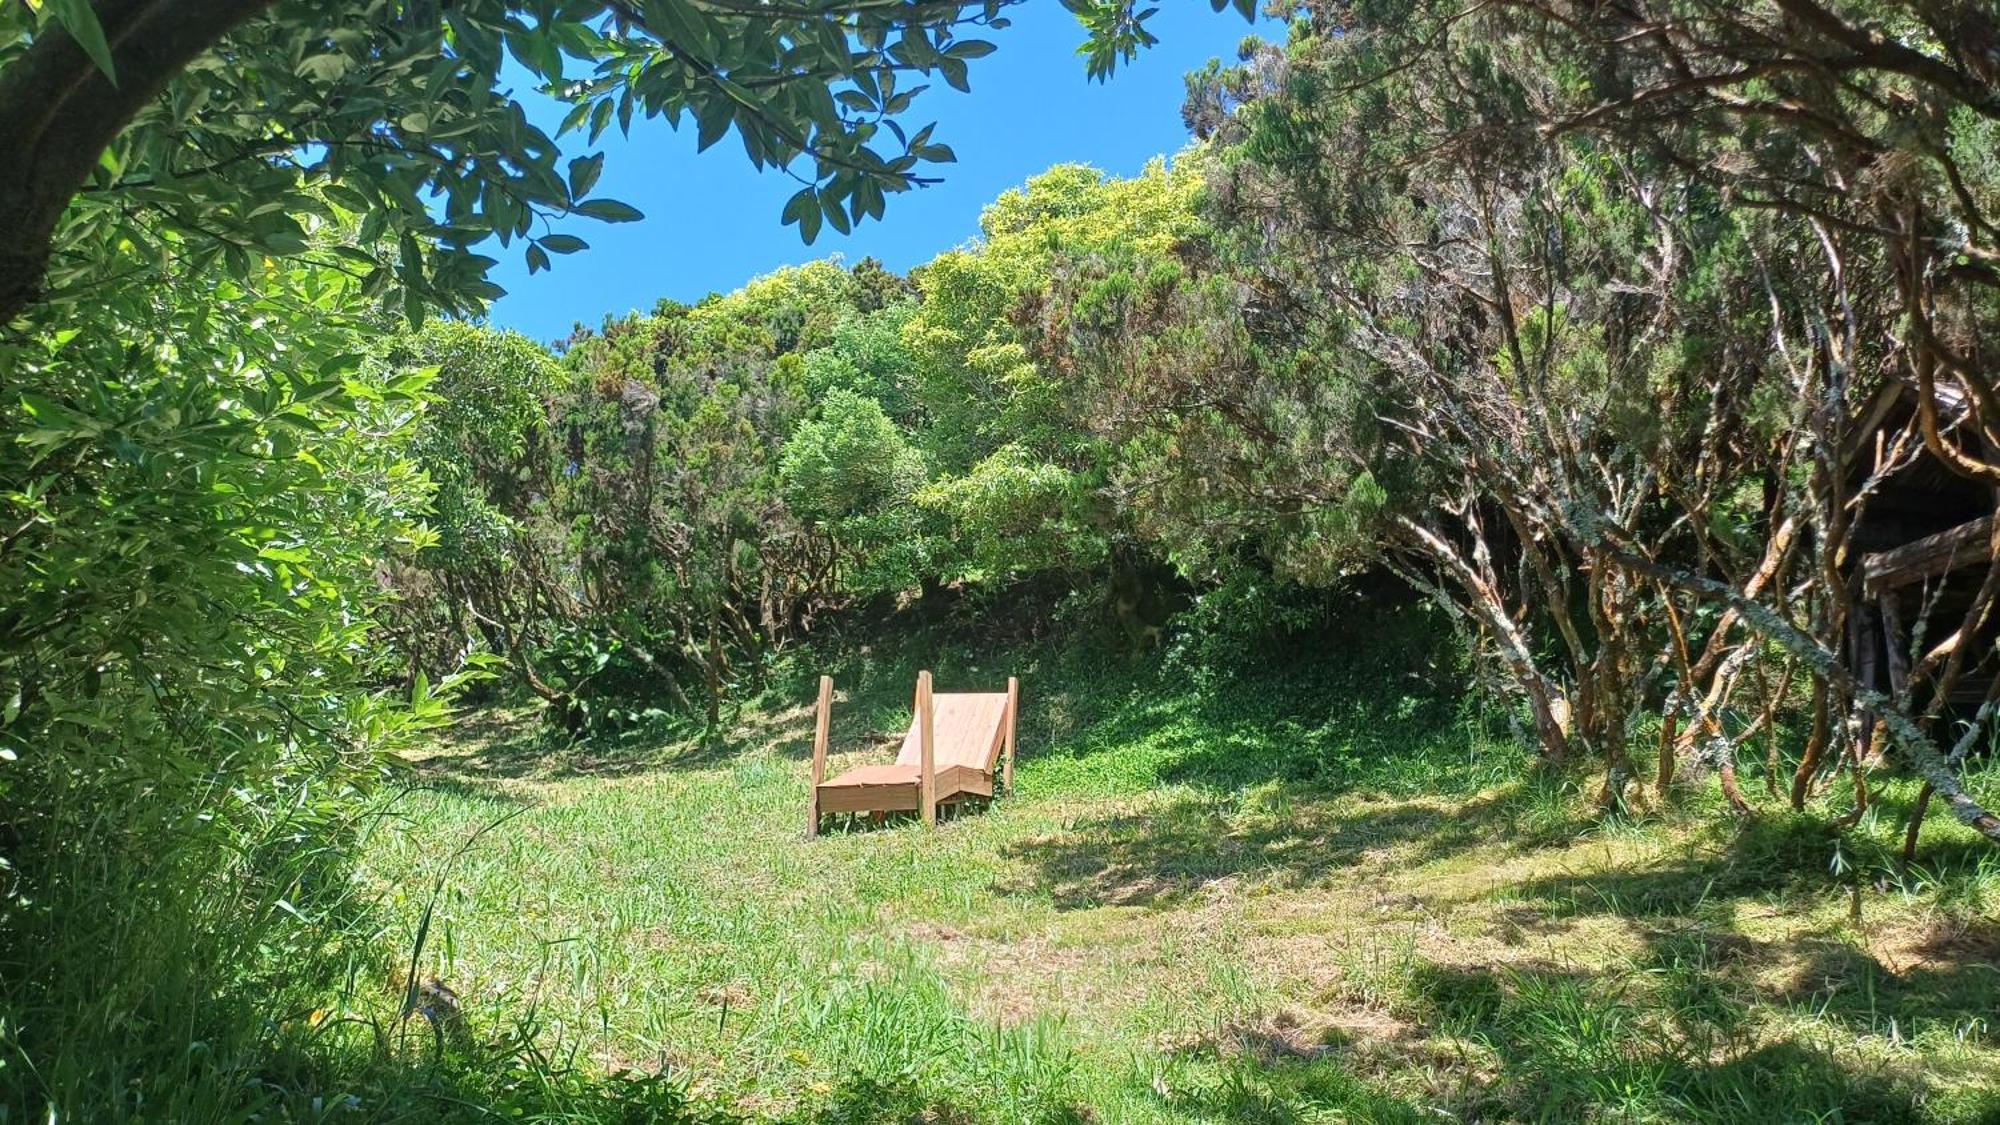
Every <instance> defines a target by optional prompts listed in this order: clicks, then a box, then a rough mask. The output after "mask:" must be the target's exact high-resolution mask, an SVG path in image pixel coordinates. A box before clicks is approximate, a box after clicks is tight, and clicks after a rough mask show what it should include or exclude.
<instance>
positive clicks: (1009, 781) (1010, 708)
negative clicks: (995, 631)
mask: <svg viewBox="0 0 2000 1125" xmlns="http://www.w3.org/2000/svg"><path fill="white" fill-rule="evenodd" d="M1020 715H1021V681H1020V680H1017V679H1015V678H1014V677H1012V676H1009V677H1007V757H1006V758H1005V759H1003V760H1002V764H1001V766H1000V788H1001V790H1002V791H1003V792H1005V793H1006V794H1007V795H1008V796H1009V797H1011V796H1013V795H1014V721H1015V720H1016V719H1018V718H1020Z"/></svg>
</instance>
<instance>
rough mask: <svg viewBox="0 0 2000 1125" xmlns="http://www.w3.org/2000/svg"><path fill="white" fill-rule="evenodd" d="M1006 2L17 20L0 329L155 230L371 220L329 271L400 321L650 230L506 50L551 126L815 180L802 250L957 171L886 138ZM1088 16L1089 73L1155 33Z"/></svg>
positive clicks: (7, 38) (6, 74)
mask: <svg viewBox="0 0 2000 1125" xmlns="http://www.w3.org/2000/svg"><path fill="white" fill-rule="evenodd" d="M1014 2H1016V0H919V2H917V3H912V4H896V5H889V6H885V5H881V4H878V3H870V2H867V0H806V2H804V3H800V4H795V5H789V6H777V7H773V6H767V5H761V4H743V3H737V2H735V0H648V2H644V3H628V2H625V0H461V2H458V3H451V4H440V3H435V2H433V0H391V2H385V3H371V4H360V3H344V4H336V5H331V6H329V5H322V4H305V3H297V2H284V3H275V2H273V0H228V2H224V3H210V2H208V0H169V2H166V3H159V2H152V0H147V2H140V0H97V2H95V3H92V2H90V0H53V2H50V3H47V4H43V5H8V6H6V7H5V8H4V9H0V149H4V150H5V151H7V152H9V153H12V154H15V158H14V159H11V160H10V161H9V162H8V164H7V167H6V168H5V169H4V170H0V323H6V322H8V321H11V320H13V319H14V318H15V317H16V316H17V315H19V314H20V313H22V312H23V311H25V310H27V309H28V308H29V307H30V306H31V305H33V304H34V303H35V302H36V301H38V300H40V299H42V298H43V297H44V296H49V297H55V298H61V297H63V296H64V295H65V294H66V293H70V292H72V291H73V290H74V289H75V288H76V287H77V286H79V285H82V284H86V283H87V282H88V278H89V276H90V275H91V273H92V272H93V271H92V267H95V266H102V265H105V264H107V263H108V262H110V261H115V260H117V259H119V258H120V257H121V255H120V254H118V253H117V250H118V248H119V247H121V246H123V245H125V244H127V243H132V242H134V241H135V239H136V238H138V237H140V236H143V237H144V241H143V242H140V243H139V254H138V256H139V257H140V258H144V257H146V256H148V255H152V254H156V253H157V252H158V250H159V249H160V247H158V246H157V244H156V241H155V240H158V239H161V238H166V240H167V242H168V244H169V245H170V246H172V247H173V248H174V249H176V250H178V251H179V252H180V253H181V254H185V255H190V256H193V257H194V258H196V259H206V258H210V257H219V258H220V259H222V260H223V261H225V262H226V263H227V264H228V265H229V266H230V267H231V270H232V272H233V273H234V274H236V275H237V276H243V275H244V274H245V273H246V272H247V271H248V269H249V267H250V266H251V264H252V263H253V260H254V259H255V258H256V257H259V256H270V255H288V254H297V253H300V252H302V251H303V250H304V249H305V246H304V242H305V231H304V230H302V228H301V223H300V218H301V217H302V216H304V215H308V214H325V213H327V212H328V211H329V210H330V209H331V210H336V211H339V212H342V213H345V214H348V215H352V216H355V217H356V218H358V219H359V221H360V223H361V230H360V239H359V242H358V245H357V246H353V247H344V248H328V250H327V252H326V253H325V254H323V255H320V256H319V260H322V261H323V262H324V263H325V264H327V265H329V266H337V267H339V268H345V269H349V270H354V271H357V272H358V275H359V276H363V277H365V278H366V279H367V287H368V290H369V292H370V293H371V294H381V295H387V294H390V293H391V291H393V294H394V295H395V296H396V297H397V298H399V299H400V300H401V301H402V302H403V303H404V304H405V306H406V307H407V308H408V310H409V311H411V312H412V313H414V312H415V311H416V310H417V309H419V308H421V307H423V306H425V305H433V306H437V307H441V308H444V309H447V310H472V309H477V308H478V307H479V306H480V304H481V303H482V302H483V301H484V300H486V299H488V298H490V297H492V296H493V295H494V294H495V293H496V292H497V290H495V289H494V287H493V286H492V285H491V283H490V282H487V281H486V280H485V279H484V274H485V271H486V268H487V267H488V266H489V265H491V264H492V263H491V261H490V260H489V259H487V258H486V257H484V256H483V255H481V254H478V253H476V252H475V250H474V248H475V247H478V246H480V245H482V244H484V243H486V242H487V241H488V240H497V241H498V242H499V244H500V245H501V246H502V247H506V246H509V245H510V244H512V243H513V242H514V241H515V240H517V239H518V240H520V241H521V242H522V243H523V244H524V245H523V253H524V254H525V255H526V257H527V261H528V264H529V266H530V268H531V269H539V268H545V267H547V266H548V265H549V262H550V255H551V254H563V253H569V252H572V251H575V250H578V249H581V248H582V242H581V240H580V239H577V238H575V237H574V236H571V235H561V234H546V233H539V232H538V230H539V227H540V224H542V223H543V222H544V221H545V220H547V219H549V218H551V217H554V216H558V215H563V214H569V213H578V214H583V215H586V216H589V217H592V218H597V219H602V220H605V221H609V222H621V221H626V220H630V219H635V218H638V217H639V216H638V212H636V211H635V210H633V209H632V208H631V207H629V206H627V205H625V204H622V203H619V202H616V201H614V200H608V199H595V198H592V197H591V195H590V192H591V189H592V188H593V187H594V186H595V183H596V181H597V177H598V174H599V172H600V171H601V169H602V163H603V157H602V154H584V155H577V156H575V157H574V158H572V159H570V160H569V161H568V163H567V165H566V166H564V165H561V164H560V163H559V161H560V160H561V157H562V153H561V151H560V150H559V148H558V146H557V145H556V143H555V142H554V141H553V140H552V139H551V138H549V137H548V136H546V135H545V134H544V133H542V132H541V131H540V130H538V129H536V128H534V127H533V126H532V125H530V124H529V123H528V122H527V119H526V116H525V115H524V113H523V112H522V109H521V106H520V105H519V103H518V102H516V101H515V100H514V98H513V97H512V96H511V95H510V93H509V92H508V89H507V83H506V82H505V81H504V80H503V74H502V67H503V64H504V61H505V60H506V59H507V58H508V57H511V58H513V59H514V60H515V61H516V62H517V63H518V64H519V65H521V66H523V67H525V68H526V69H527V70H528V72H529V73H530V74H532V75H533V76H534V77H535V78H536V79H537V80H539V81H540V82H541V83H543V85H544V87H545V88H546V89H547V90H548V91H550V92H551V93H553V94H555V95H557V96H558V97H561V98H563V99H565V100H567V101H568V102H570V103H571V104H572V105H573V106H574V109H573V110H572V111H571V113H570V114H569V116H568V118H567V119H566V120H565V122H564V128H563V132H568V131H570V130H572V129H578V130H583V131H584V132H585V133H586V135H587V137H588V139H589V140H590V141H595V140H596V139H597V138H598V137H599V136H601V135H602V134H603V132H604V131H605V130H606V129H607V128H609V127H610V125H611V124H612V123H613V122H614V121H616V123H617V124H618V125H619V127H620V128H621V129H625V128H629V127H630V124H631V121H632V118H633V117H634V115H635V114H636V115H639V116H643V117H648V118H650V117H655V116H663V117H665V118H667V120H668V121H669V123H671V124H673V125H674V126H675V127H679V125H680V124H681V123H682V121H684V120H686V121H689V122H691V123H692V124H693V126H694V129H695V132H696V135H697V138H696V139H697V144H698V146H699V147H700V148H702V149H707V148H708V147H710V146H711V145H714V144H716V143H717V142H718V141H720V140H721V139H722V138H723V137H724V136H726V135H728V134H730V133H732V132H733V133H734V134H735V135H736V136H737V138H738V139H739V140H740V141H741V143H742V144H743V146H744V150H745V153H746V155H747V156H748V157H749V159H750V161H751V162H752V163H753V164H755V165H756V166H758V167H759V168H763V167H776V168H782V169H784V170H785V171H786V172H788V173H789V174H791V175H793V176H794V177H795V178H797V179H799V180H800V181H801V183H802V187H801V188H800V190H799V192H798V193H797V194H796V195H795V196H793V198H792V199H791V201H790V202H789V203H788V204H787V205H786V207H785V211H784V218H785V221H786V222H787V223H791V224H796V225H797V226H798V227H799V229H800V232H801V234H802V235H803V236H804V237H805V238H806V240H807V241H811V240H812V239H813V237H815V236H816V234H817V232H818V231H819V230H820V228H821V226H822V224H824V225H829V226H832V227H834V228H835V229H837V230H842V231H845V230H847V229H848V228H849V227H850V226H851V225H852V224H853V223H856V222H860V221H862V220H863V219H864V218H868V217H876V218H879V217H880V216H881V215H882V213H883V208H884V206H885V202H886V197H887V196H888V195H891V194H895V193H897V192H901V191H906V190H909V189H911V188H913V187H918V186H921V185H923V184H925V183H928V182H931V178H930V176H929V175H928V174H927V173H926V172H925V168H926V167H927V166H931V165H936V164H941V163H948V162H950V161H952V160H953V159H954V158H955V157H954V154H953V152H952V150H951V149H950V147H949V146H947V145H945V144H943V143H941V142H939V141H937V140H935V139H933V131H932V129H931V128H930V127H928V126H926V127H924V128H920V129H916V130H914V131H910V130H905V129H904V128H903V127H902V125H901V124H899V118H901V117H903V116H904V115H905V114H907V113H908V112H909V110H910V108H911V106H912V105H913V103H914V99H915V98H916V96H917V95H918V94H919V93H921V91H922V90H923V89H924V86H923V85H922V84H912V79H913V78H926V77H932V76H935V77H938V78H942V79H943V80H944V81H945V82H947V83H948V84H950V85H952V86H954V87H957V88H959V89H965V88H967V82H968V78H967V75H968V69H969V68H968V64H969V63H970V62H971V61H972V60H975V59H978V58H980V57H983V56H984V55H986V54H988V53H990V52H991V51H992V50H993V45H992V44H991V43H990V42H987V41H985V40H981V39H975V38H968V37H966V36H965V34H964V33H965V32H967V31H969V30H975V29H979V28H998V27H1004V26H1006V22H1007V21H1006V18H1005V16H1004V14H1003V13H1004V11H1005V9H1006V8H1007V7H1009V6H1010V5H1011V4H1012V3H1014ZM1212 2H1213V3H1214V5H1215V6H1216V8H1217V10H1220V9H1221V8H1222V7H1223V6H1225V5H1226V4H1227V3H1228V0H1212ZM1237 6H1238V8H1239V9H1241V10H1242V11H1243V12H1244V14H1245V15H1246V16H1247V15H1248V14H1249V11H1250V9H1249V5H1248V4H1247V2H1244V0H1237ZM1078 7H1079V9H1080V10H1081V11H1082V12H1083V13H1084V14H1085V15H1086V16H1087V17H1088V18H1087V19H1086V24H1087V25H1088V26H1089V27H1091V28H1092V29H1093V34H1094V36H1095V38H1094V39H1093V55H1092V70H1093V73H1095V74H1100V75H1101V74H1107V73H1109V71H1110V69H1111V66H1112V64H1113V63H1115V62H1116V61H1117V60H1118V59H1120V58H1125V57H1129V56H1130V55H1131V53H1132V52H1133V51H1134V50H1136V49H1138V47H1140V46H1142V45H1143V44H1144V42H1146V41H1148V39H1149V37H1145V36H1139V35H1137V34H1136V33H1135V31H1136V29H1140V28H1142V27H1143V18H1144V17H1143V15H1141V14H1139V13H1135V12H1134V11H1133V10H1132V2H1131V0H1092V2H1090V3H1087V4H1080V5H1078ZM427 195H430V196H434V197H436V198H437V200H438V202H437V204H436V205H431V204H428V203H426V202H425V196H427ZM141 215H143V216H146V217H147V218H148V221H147V222H146V223H143V224H142V223H137V222H135V220H136V219H137V217H139V216H141ZM378 251H379V252H378ZM52 252H53V253H54V254H55V256H54V257H52Z"/></svg>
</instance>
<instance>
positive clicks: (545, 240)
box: [536, 234, 590, 254]
mask: <svg viewBox="0 0 2000 1125" xmlns="http://www.w3.org/2000/svg"><path fill="white" fill-rule="evenodd" d="M536 241H537V242H539V243H541V245H542V248H543V249H544V250H548V251H551V252H553V253H556V254H574V253H576V252H577V251H578V250H588V249H590V243H588V242H585V241H584V240H583V239H581V238H578V237H577V236H575V235H573V234H545V235H543V236H542V237H541V238H539V239H536Z"/></svg>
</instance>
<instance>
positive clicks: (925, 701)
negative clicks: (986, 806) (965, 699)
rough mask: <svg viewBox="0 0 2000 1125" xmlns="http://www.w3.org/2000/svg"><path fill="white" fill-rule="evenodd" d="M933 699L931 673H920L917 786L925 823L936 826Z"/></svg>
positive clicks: (935, 728) (918, 681)
mask: <svg viewBox="0 0 2000 1125" xmlns="http://www.w3.org/2000/svg"><path fill="white" fill-rule="evenodd" d="M935 711H936V707H935V706H934V704H933V701H932V699H931V674H930V673H929V672H918V673H917V723H916V726H917V761H918V766H917V784H918V786H919V792H920V794H921V795H920V796H919V797H918V802H919V804H920V809H919V811H921V812H922V813H923V814H924V824H925V825H926V826H928V827H931V828H935V827H937V722H936V719H937V716H936V714H935Z"/></svg>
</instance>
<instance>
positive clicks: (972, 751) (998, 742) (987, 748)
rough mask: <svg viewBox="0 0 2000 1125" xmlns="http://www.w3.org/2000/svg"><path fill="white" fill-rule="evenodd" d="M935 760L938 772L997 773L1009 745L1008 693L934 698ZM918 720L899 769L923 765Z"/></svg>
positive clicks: (906, 741)
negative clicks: (958, 768)
mask: <svg viewBox="0 0 2000 1125" xmlns="http://www.w3.org/2000/svg"><path fill="white" fill-rule="evenodd" d="M931 709H932V710H931V738H932V740H933V741H932V743H931V756H932V759H933V760H934V761H935V762H936V763H937V768H938V769H945V768H948V767H950V766H970V767H972V768H973V769H977V770H985V771H986V772H988V773H991V772H993V765H994V763H995V762H998V761H999V760H1000V750H1001V748H1002V747H1003V746H1004V745H1006V741H1007V693H1006V692H1004V691H1002V692H955V693H953V694H950V695H946V694H944V693H942V692H937V693H933V694H932V695H931ZM921 756H922V751H921V750H920V749H919V747H918V746H917V724H916V720H915V719H912V720H911V721H910V731H909V733H908V734H905V735H904V736H903V749H902V750H901V751H900V752H899V753H897V755H896V762H897V764H899V765H920V764H921Z"/></svg>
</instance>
